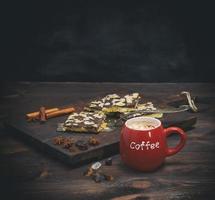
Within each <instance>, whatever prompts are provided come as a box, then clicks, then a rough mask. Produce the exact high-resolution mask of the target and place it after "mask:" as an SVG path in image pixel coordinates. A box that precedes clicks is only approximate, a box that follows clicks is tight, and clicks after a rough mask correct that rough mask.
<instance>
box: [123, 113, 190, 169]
mask: <svg viewBox="0 0 215 200" xmlns="http://www.w3.org/2000/svg"><path fill="white" fill-rule="evenodd" d="M173 133H177V134H179V136H180V142H179V144H178V145H177V146H176V147H174V148H168V146H167V141H166V138H167V137H168V136H169V135H171V134H173ZM186 138H187V137H186V134H185V133H184V131H183V130H182V129H180V128H178V127H169V128H166V129H165V128H163V126H162V124H161V121H160V120H158V119H156V118H152V117H136V118H132V119H129V120H127V121H126V123H125V125H124V127H123V128H122V131H121V135H120V155H121V159H122V160H123V162H124V163H125V164H127V165H128V166H130V167H132V168H135V169H138V170H141V171H153V170H155V169H156V168H158V167H159V166H160V165H161V164H162V163H163V162H164V160H165V157H167V156H171V155H174V154H176V153H178V152H179V151H180V150H181V149H182V148H183V147H184V145H185V142H186Z"/></svg>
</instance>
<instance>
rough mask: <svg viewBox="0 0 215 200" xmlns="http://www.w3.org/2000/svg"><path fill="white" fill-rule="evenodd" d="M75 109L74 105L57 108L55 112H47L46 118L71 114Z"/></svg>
mask: <svg viewBox="0 0 215 200" xmlns="http://www.w3.org/2000/svg"><path fill="white" fill-rule="evenodd" d="M74 111H75V108H73V107H70V108H64V109H61V110H57V111H55V112H51V113H47V114H46V118H47V119H50V118H53V117H59V116H63V115H67V114H70V113H72V112H74Z"/></svg>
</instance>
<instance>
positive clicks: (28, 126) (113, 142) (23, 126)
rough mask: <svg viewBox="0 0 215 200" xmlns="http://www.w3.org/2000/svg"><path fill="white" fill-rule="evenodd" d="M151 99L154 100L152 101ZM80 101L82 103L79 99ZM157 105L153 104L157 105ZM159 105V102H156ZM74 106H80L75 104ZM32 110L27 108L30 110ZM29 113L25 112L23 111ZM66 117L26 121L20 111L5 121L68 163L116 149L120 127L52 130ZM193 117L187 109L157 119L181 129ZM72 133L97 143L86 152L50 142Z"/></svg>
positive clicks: (22, 134)
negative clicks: (90, 130) (97, 131)
mask: <svg viewBox="0 0 215 200" xmlns="http://www.w3.org/2000/svg"><path fill="white" fill-rule="evenodd" d="M152 102H154V101H152ZM82 103H83V102H82ZM157 105H158V104H156V106H157ZM159 106H160V105H159ZM76 107H78V109H79V108H80V107H82V106H80V105H77V106H76ZM33 110H35V109H31V110H30V111H33ZM27 112H29V110H28V111H26V113H27ZM66 118H67V116H63V117H57V118H53V119H49V120H48V121H47V122H46V123H44V124H40V123H39V122H27V121H26V119H25V115H24V112H23V111H22V114H16V116H13V117H12V118H11V119H10V120H9V121H8V122H7V123H6V126H7V127H8V128H9V129H10V130H11V131H12V132H13V133H16V135H18V136H19V137H22V138H23V139H25V140H26V141H27V142H28V143H29V144H32V145H34V146H35V147H37V148H39V149H40V150H42V151H44V152H46V153H48V154H49V155H51V156H54V157H56V158H58V159H60V160H62V161H63V162H65V163H67V164H69V165H71V166H74V167H75V166H79V165H81V164H84V163H88V162H91V161H93V160H99V159H102V158H105V157H108V156H111V155H113V154H117V153H118V152H119V135H120V128H118V129H116V130H114V131H112V132H107V133H100V134H87V133H60V132H57V131H56V128H57V123H59V122H63V121H65V119H66ZM196 120H197V119H196V117H195V116H194V115H193V114H192V113H190V112H181V113H175V114H165V115H164V116H163V118H162V119H161V121H162V122H163V125H164V127H169V126H178V127H181V128H182V129H184V130H188V129H190V128H191V127H192V126H193V125H194V124H195V123H196ZM62 134H63V135H64V136H72V137H73V138H74V139H75V140H79V139H84V140H88V138H89V137H90V136H92V135H93V136H95V137H96V138H97V139H98V140H99V141H100V142H101V144H100V145H98V146H95V147H89V149H88V150H86V151H80V150H79V149H76V151H75V152H69V151H68V150H66V149H64V148H62V147H61V146H58V145H54V144H53V143H52V139H53V137H55V136H59V135H62Z"/></svg>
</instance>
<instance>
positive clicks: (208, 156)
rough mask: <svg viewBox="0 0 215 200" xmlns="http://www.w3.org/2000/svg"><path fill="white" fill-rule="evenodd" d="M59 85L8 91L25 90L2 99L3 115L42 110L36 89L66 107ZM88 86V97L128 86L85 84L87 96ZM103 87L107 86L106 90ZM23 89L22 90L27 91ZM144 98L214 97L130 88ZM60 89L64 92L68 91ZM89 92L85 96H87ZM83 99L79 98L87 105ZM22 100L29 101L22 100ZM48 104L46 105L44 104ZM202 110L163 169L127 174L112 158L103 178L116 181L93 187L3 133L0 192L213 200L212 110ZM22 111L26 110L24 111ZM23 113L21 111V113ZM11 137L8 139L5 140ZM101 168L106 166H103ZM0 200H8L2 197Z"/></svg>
mask: <svg viewBox="0 0 215 200" xmlns="http://www.w3.org/2000/svg"><path fill="white" fill-rule="evenodd" d="M57 85H58V84H57V83H50V84H44V83H41V84H40V83H33V84H31V83H27V84H26V83H24V86H23V83H22V84H20V85H17V86H15V85H14V86H11V88H12V89H13V88H14V90H17V89H18V90H19V91H20V93H21V92H22V90H23V87H24V90H25V94H26V95H24V94H23V95H20V96H19V95H18V97H14V98H10V97H9V98H6V100H5V101H4V102H3V103H2V104H1V105H0V109H1V110H6V111H8V110H9V109H10V110H11V111H13V113H14V114H16V113H19V112H18V109H17V108H18V107H20V110H23V108H24V107H25V106H26V109H29V108H30V107H28V103H27V104H26V102H29V99H32V98H33V101H32V102H31V104H32V106H35V107H37V103H39V104H42V103H43V98H41V96H40V95H39V94H40V89H41V87H42V88H43V90H44V96H45V98H47V97H48V96H49V95H48V94H45V91H47V90H50V97H51V98H52V100H53V101H56V102H58V101H59V99H61V98H65V99H66V101H67V102H68V104H69V103H73V102H69V99H70V98H71V96H70V95H69V97H68V98H67V97H65V96H64V94H63V93H60V88H59V87H57V89H56V91H58V92H59V94H60V95H61V96H59V97H57V96H55V90H54V89H55V88H56V86H57ZM60 85H61V87H68V88H69V89H68V88H67V89H68V90H70V91H71V92H73V91H77V93H78V89H77V86H78V87H79V86H80V85H81V84H80V83H75V84H71V83H66V84H60ZM86 85H89V86H91V87H92V88H90V89H88V90H89V93H90V92H92V96H93V95H96V94H97V92H99V93H101V94H103V93H102V92H103V91H102V90H103V89H104V88H105V89H106V91H111V88H113V87H116V86H117V87H118V89H119V90H126V87H130V84H119V86H118V84H116V85H114V84H113V83H112V84H107V83H105V84H101V85H100V84H95V85H94V84H91V83H90V84H88V83H87V84H83V85H82V86H83V87H82V86H81V87H80V88H81V91H82V92H85V91H86V89H84V87H86ZM104 85H105V86H104ZM25 87H26V88H25ZM131 87H135V88H136V87H137V88H139V89H140V90H143V88H144V91H145V92H147V94H150V95H151V96H153V97H154V98H156V97H159V96H162V97H163V98H164V97H165V96H168V95H171V94H176V93H177V92H180V90H181V89H183V90H186V89H187V90H188V89H189V90H191V92H193V94H195V95H196V96H200V97H207V98H210V97H211V96H212V97H213V96H214V93H213V92H212V91H214V88H215V84H201V83H198V84H195V83H192V84H191V83H186V84H184V83H180V84H131ZM67 89H64V90H67ZM86 92H87V91H86ZM89 93H87V95H83V96H82V97H81V98H82V99H83V101H84V99H85V98H86V99H87V96H89ZM23 97H24V98H26V99H27V100H23ZM47 103H50V102H49V101H47ZM206 103H207V104H205V103H204V105H200V107H201V108H203V109H201V112H200V113H197V114H195V116H197V118H198V121H197V123H196V125H195V128H194V129H192V130H190V131H189V132H188V133H187V134H188V141H187V144H186V146H185V148H184V149H183V150H182V151H181V152H180V153H178V154H176V155H175V156H172V157H169V158H168V159H167V160H166V163H165V165H164V166H163V167H162V168H160V169H158V170H157V171H156V172H154V173H140V172H137V171H135V170H131V169H130V168H127V167H126V166H124V165H123V163H121V161H120V157H119V155H116V156H114V157H113V166H111V167H106V166H105V167H104V170H106V172H108V173H111V174H112V175H114V177H115V180H114V181H113V182H104V183H101V184H97V183H94V182H93V181H92V180H91V179H90V178H89V177H84V176H83V175H82V173H83V171H84V170H85V169H86V168H87V166H82V167H79V168H75V169H71V168H70V167H68V166H67V165H64V164H62V163H61V162H60V161H58V160H55V159H52V158H50V157H49V156H46V154H43V153H41V152H40V151H36V149H35V148H32V147H31V146H30V145H26V144H24V143H23V142H22V140H19V139H16V138H14V137H9V136H8V135H9V134H8V132H5V130H4V131H3V132H2V133H1V134H0V135H2V136H4V137H2V136H0V137H1V139H0V150H1V151H0V152H1V156H0V177H1V179H0V184H1V188H0V192H1V194H2V195H4V194H6V195H7V197H8V199H135V198H136V199H214V198H215V195H214V189H215V188H214V185H215V183H214V180H215V177H214V171H215V169H214V166H215V165H214V159H213V157H214V153H215V146H214V143H215V131H214V130H215V123H214V120H215V112H214V111H215V105H214V102H212V101H209V102H208V101H207V102H206ZM24 105H25V106H24ZM24 112H25V111H24ZM8 137H9V138H8ZM168 141H169V142H170V145H171V144H172V145H174V144H175V142H176V141H177V138H175V137H171V138H169V140H168ZM101 162H104V161H103V160H101ZM4 199H7V198H6V197H4Z"/></svg>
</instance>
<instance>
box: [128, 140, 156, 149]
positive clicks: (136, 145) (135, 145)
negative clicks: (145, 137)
mask: <svg viewBox="0 0 215 200" xmlns="http://www.w3.org/2000/svg"><path fill="white" fill-rule="evenodd" d="M130 148H131V149H136V150H144V149H146V150H150V149H151V150H153V149H159V142H156V143H150V141H147V142H145V141H142V143H136V142H131V143H130Z"/></svg>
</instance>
